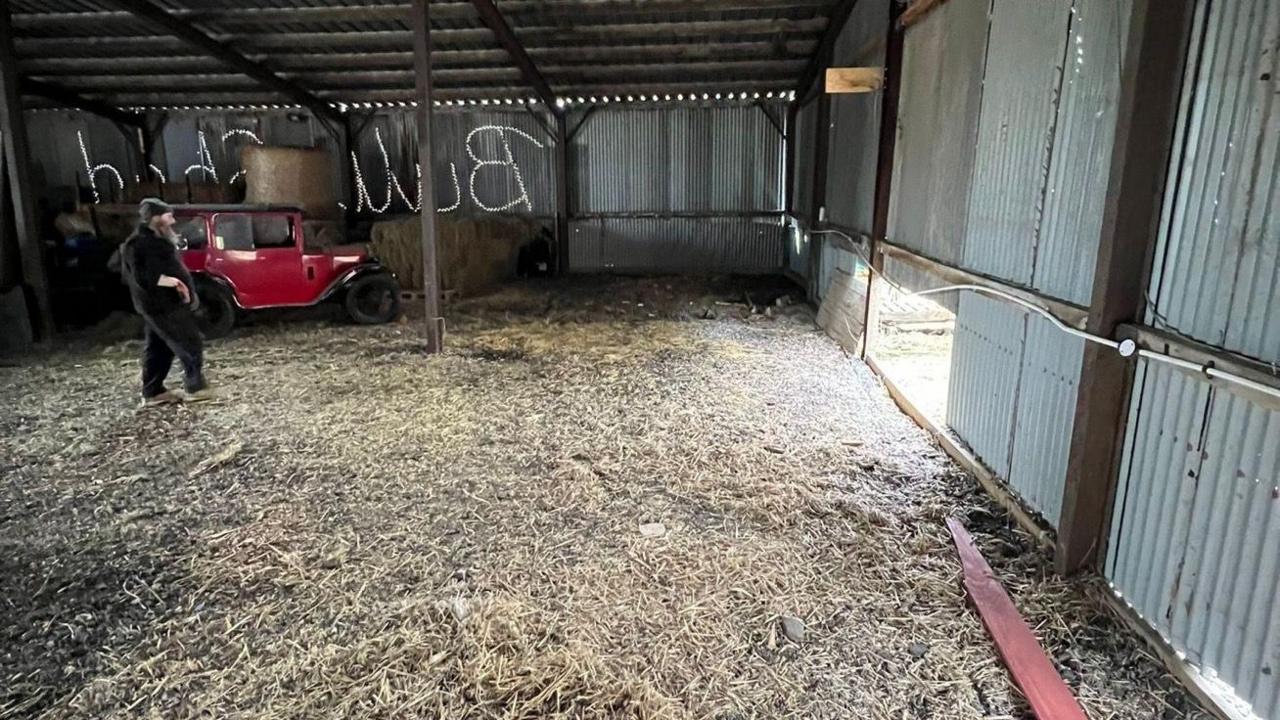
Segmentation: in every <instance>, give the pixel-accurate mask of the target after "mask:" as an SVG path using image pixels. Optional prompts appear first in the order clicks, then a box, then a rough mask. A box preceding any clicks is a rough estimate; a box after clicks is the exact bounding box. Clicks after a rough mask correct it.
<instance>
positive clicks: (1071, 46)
mask: <svg viewBox="0 0 1280 720" xmlns="http://www.w3.org/2000/svg"><path fill="white" fill-rule="evenodd" d="M1129 4H1130V0H1074V1H1073V2H1044V3H1036V2H1032V3H1028V2H1022V1H1021V0H953V2H951V3H948V4H947V5H946V6H944V7H943V8H941V9H939V10H937V11H935V12H933V13H931V14H930V15H929V16H928V17H926V18H925V20H924V21H923V22H921V23H920V24H919V25H917V26H914V27H913V28H912V29H911V31H910V32H908V34H907V42H906V48H905V58H904V68H903V89H902V101H901V103H902V107H901V109H900V114H899V120H898V146H897V157H896V159H895V171H894V172H895V174H894V183H895V186H896V190H895V192H894V199H893V203H892V212H891V223H890V239H891V240H892V241H894V242H896V243H898V244H900V245H902V246H904V247H907V248H910V249H912V250H915V251H916V252H919V253H921V254H923V255H926V256H929V257H933V258H936V259H938V260H942V261H945V262H947V263H949V264H953V265H956V266H958V267H963V268H965V269H968V270H973V271H975V272H978V273H981V274H984V275H988V276H991V277H995V278H998V279H1001V280H1004V281H1006V282H1008V283H1010V284H1014V285H1021V286H1024V287H1030V288H1034V289H1037V290H1041V291H1042V292H1044V293H1046V294H1048V295H1051V296H1054V297H1058V298H1061V299H1064V300H1068V301H1072V302H1076V303H1080V304H1084V303H1087V302H1088V300H1089V294H1090V291H1091V289H1092V285H1093V270H1094V267H1093V266H1094V261H1095V257H1096V255H1097V243H1098V237H1099V230H1100V227H1101V222H1102V203H1103V200H1104V199H1105V197H1106V190H1107V187H1106V185H1107V180H1108V178H1107V172H1106V169H1107V167H1108V166H1109V165H1108V164H1109V162H1110V148H1111V142H1112V134H1113V133H1114V129H1115V105H1116V93H1117V92H1118V86H1117V84H1118V82H1119V67H1120V65H1119V63H1120V58H1119V55H1118V54H1119V48H1120V47H1121V46H1122V45H1123V38H1124V33H1125V32H1126V27H1125V26H1124V18H1127V13H1128V9H1129ZM940 59H941V60H940Z"/></svg>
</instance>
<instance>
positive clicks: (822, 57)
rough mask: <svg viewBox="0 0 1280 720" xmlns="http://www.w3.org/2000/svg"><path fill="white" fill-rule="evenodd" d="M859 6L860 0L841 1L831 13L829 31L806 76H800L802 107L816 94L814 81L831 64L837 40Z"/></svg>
mask: <svg viewBox="0 0 1280 720" xmlns="http://www.w3.org/2000/svg"><path fill="white" fill-rule="evenodd" d="M857 5H858V0H839V2H837V3H836V6H835V8H834V9H833V10H832V11H831V15H830V18H829V20H828V21H827V29H826V30H825V31H824V32H823V33H822V40H820V41H818V48H817V49H816V50H814V52H813V55H812V56H811V57H810V58H809V67H807V68H805V71H804V74H803V75H801V76H800V82H799V83H797V84H796V97H798V98H800V104H801V105H803V104H804V103H806V102H808V101H809V99H810V98H811V97H812V96H813V95H814V94H815V91H814V90H813V88H814V81H816V80H817V79H818V75H819V74H820V73H821V72H822V70H823V68H825V67H826V66H827V65H828V64H830V62H831V56H832V53H834V52H835V48H836V40H838V39H839V38H840V33H841V31H843V30H844V25H845V23H846V22H848V20H849V16H850V15H852V14H853V9H854V7H856V6H857Z"/></svg>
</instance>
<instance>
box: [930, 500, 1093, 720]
mask: <svg viewBox="0 0 1280 720" xmlns="http://www.w3.org/2000/svg"><path fill="white" fill-rule="evenodd" d="M947 528H949V529H950V530H951V537H952V538H953V539H954V540H955V543H956V550H958V551H959V552H960V564H961V565H962V566H963V567H964V587H965V589H966V590H967V591H968V592H969V599H970V600H972V601H973V604H974V606H975V607H976V608H977V609H978V614H979V615H980V616H982V624H983V625H986V627H987V632H988V633H990V634H991V638H992V639H993V640H994V641H995V643H996V650H997V651H999V653H1000V657H1001V658H1002V659H1003V660H1004V664H1005V667H1007V668H1008V669H1009V674H1010V675H1012V676H1013V682H1014V684H1016V685H1017V686H1018V689H1019V690H1021V691H1022V695H1023V697H1025V698H1026V699H1027V703H1028V704H1029V705H1030V706H1031V711H1032V713H1034V714H1035V716H1036V717H1037V718H1038V719H1039V720H1088V716H1087V715H1085V714H1084V710H1083V709H1082V708H1081V707H1080V703H1079V702H1077V701H1076V698H1075V695H1073V694H1072V693H1071V688H1069V687H1067V684H1066V683H1065V682H1063V680H1062V676H1061V675H1059V674H1058V669H1057V668H1055V667H1054V666H1053V662H1051V661H1050V660H1049V656H1048V655H1045V652H1044V648H1042V647H1040V642H1039V641H1038V640H1036V636H1035V635H1034V634H1033V633H1032V632H1031V628H1030V627H1028V626H1027V623H1026V621H1025V620H1023V619H1022V615H1020V614H1019V613H1018V608H1017V607H1015V606H1014V604H1013V600H1011V599H1010V598H1009V593H1007V592H1005V590H1004V587H1003V586H1002V585H1000V581H998V580H996V577H995V573H993V572H992V571H991V566H990V565H988V564H987V561H986V560H985V559H984V558H983V557H982V553H981V552H979V551H978V548H977V546H976V545H974V543H973V537H972V536H970V535H969V531H968V530H965V529H964V526H963V525H961V524H960V521H959V520H956V519H955V518H950V519H948V520H947Z"/></svg>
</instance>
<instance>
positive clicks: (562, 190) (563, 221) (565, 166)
mask: <svg viewBox="0 0 1280 720" xmlns="http://www.w3.org/2000/svg"><path fill="white" fill-rule="evenodd" d="M548 109H549V110H550V111H551V113H552V115H553V116H554V119H555V124H556V158H555V162H556V273H557V274H559V275H563V274H565V273H567V272H569V194H570V192H571V191H572V190H573V188H572V187H571V186H570V184H569V183H570V176H571V173H570V170H569V122H568V118H566V117H565V112H564V110H558V109H556V108H554V107H552V108H548Z"/></svg>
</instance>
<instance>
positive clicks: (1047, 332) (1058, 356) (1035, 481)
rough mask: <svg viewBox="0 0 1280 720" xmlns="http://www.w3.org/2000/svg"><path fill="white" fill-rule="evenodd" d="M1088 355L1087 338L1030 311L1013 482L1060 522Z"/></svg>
mask: <svg viewBox="0 0 1280 720" xmlns="http://www.w3.org/2000/svg"><path fill="white" fill-rule="evenodd" d="M1083 356H1084V340H1081V339H1080V338H1077V337H1074V336H1072V335H1068V334H1066V333H1064V332H1062V331H1061V330H1058V329H1057V328H1055V327H1054V326H1053V325H1052V324H1050V323H1049V321H1047V320H1045V319H1043V318H1041V317H1038V316H1035V315H1029V316H1027V341H1026V349H1025V350H1024V352H1023V359H1022V374H1021V383H1020V386H1019V390H1018V410H1017V420H1016V422H1015V423H1014V428H1015V436H1014V440H1013V462H1012V465H1011V469H1010V471H1009V485H1010V487H1012V488H1013V490H1014V491H1015V492H1017V493H1018V495H1019V496H1021V497H1022V499H1023V500H1024V501H1025V502H1026V503H1027V504H1028V505H1029V506H1031V508H1032V509H1034V510H1036V511H1037V512H1039V513H1040V514H1041V515H1042V516H1043V517H1044V519H1045V520H1046V521H1048V523H1049V524H1050V525H1051V526H1053V527H1055V528H1056V527H1057V526H1058V519H1059V517H1060V516H1061V514H1062V491H1063V486H1064V483H1065V481H1066V478H1067V456H1068V455H1069V454H1070V450H1071V430H1072V428H1073V427H1074V426H1075V410H1076V394H1077V387H1078V385H1079V382H1080V363H1081V360H1082V358H1083Z"/></svg>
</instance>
